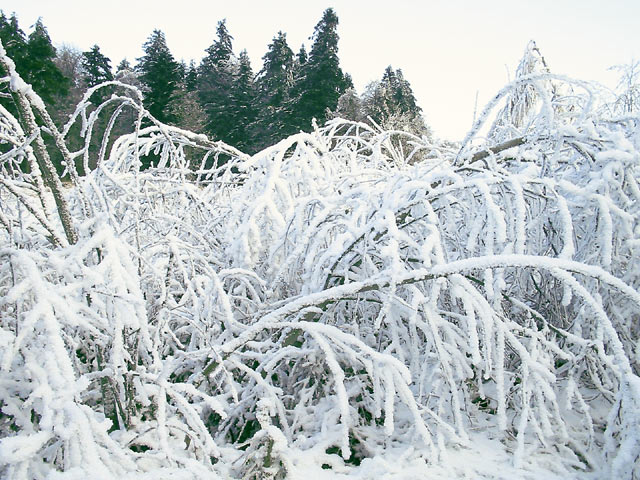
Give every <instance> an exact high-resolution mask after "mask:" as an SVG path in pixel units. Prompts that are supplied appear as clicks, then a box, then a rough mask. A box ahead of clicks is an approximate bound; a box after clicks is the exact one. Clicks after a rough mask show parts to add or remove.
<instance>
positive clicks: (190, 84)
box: [184, 60, 198, 92]
mask: <svg viewBox="0 0 640 480" xmlns="http://www.w3.org/2000/svg"><path fill="white" fill-rule="evenodd" d="M184 84H185V88H186V89H187V91H189V92H195V91H196V90H197V89H198V67H197V66H196V63H195V62H194V61H193V60H191V61H190V62H189V66H188V67H187V69H186V71H185V74H184Z"/></svg>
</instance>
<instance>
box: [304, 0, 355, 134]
mask: <svg viewBox="0 0 640 480" xmlns="http://www.w3.org/2000/svg"><path fill="white" fill-rule="evenodd" d="M337 27H338V17H337V15H336V14H335V12H334V11H333V9H332V8H328V9H327V10H325V11H324V14H323V15H322V19H321V20H320V22H318V24H317V25H316V27H315V30H314V34H313V37H312V38H313V45H312V47H311V52H310V53H309V58H308V60H307V61H306V63H305V64H304V67H303V68H302V69H301V76H302V78H301V80H300V90H301V91H300V98H299V100H298V102H297V103H298V115H297V117H298V118H297V126H298V127H299V128H301V129H304V130H308V129H309V128H310V127H311V121H312V119H313V118H315V119H316V120H317V121H318V122H319V123H323V122H324V121H325V120H326V118H327V116H328V112H329V111H333V110H335V109H336V107H337V105H338V99H339V98H340V96H341V95H342V94H343V93H344V92H345V91H346V90H347V89H348V88H350V87H353V82H352V81H351V78H350V77H349V76H348V75H345V74H344V73H343V72H342V69H341V68H340V60H339V58H338V39H339V37H338V32H337Z"/></svg>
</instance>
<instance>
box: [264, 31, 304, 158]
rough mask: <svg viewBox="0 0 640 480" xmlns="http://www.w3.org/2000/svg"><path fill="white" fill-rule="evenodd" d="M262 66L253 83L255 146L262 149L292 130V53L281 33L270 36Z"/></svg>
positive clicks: (284, 35) (293, 129) (292, 131)
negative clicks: (256, 111)
mask: <svg viewBox="0 0 640 480" xmlns="http://www.w3.org/2000/svg"><path fill="white" fill-rule="evenodd" d="M262 61H263V67H262V70H260V72H259V73H258V76H257V79H256V83H257V88H258V95H259V97H258V98H259V101H260V117H259V120H258V132H259V135H260V138H259V140H258V147H259V148H264V147H266V146H268V145H271V144H273V143H275V142H277V141H278V140H281V139H282V138H285V137H287V136H288V135H291V134H292V133H294V132H295V130H296V128H295V124H294V123H293V116H292V105H291V88H292V86H293V81H294V56H293V51H292V50H291V48H289V45H288V44H287V35H286V34H285V33H283V32H278V34H277V35H276V36H275V37H274V38H273V40H272V42H271V44H269V49H268V50H267V53H265V55H264V56H263V57H262Z"/></svg>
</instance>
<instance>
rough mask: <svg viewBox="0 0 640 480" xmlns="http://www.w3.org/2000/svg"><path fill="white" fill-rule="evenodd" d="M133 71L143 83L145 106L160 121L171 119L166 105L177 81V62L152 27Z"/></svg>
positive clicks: (171, 96) (166, 121)
mask: <svg viewBox="0 0 640 480" xmlns="http://www.w3.org/2000/svg"><path fill="white" fill-rule="evenodd" d="M143 49H144V53H145V54H144V56H142V57H140V58H138V64H137V65H136V71H137V72H138V74H139V79H140V81H141V82H142V84H143V89H144V102H145V107H146V108H147V110H149V112H150V113H151V115H153V116H154V117H155V118H156V119H158V120H159V121H161V122H164V123H170V122H172V121H173V120H174V118H173V117H172V115H171V113H170V111H169V109H168V108H167V106H168V105H169V103H170V102H171V100H172V99H173V97H174V95H175V92H176V89H177V88H178V85H179V82H180V80H181V79H180V74H179V65H178V62H176V61H175V59H174V58H173V55H172V54H171V52H170V51H169V47H167V42H166V39H165V35H164V33H162V32H161V31H160V30H154V31H153V33H152V34H151V35H150V36H149V39H148V40H147V41H146V42H145V44H144V45H143Z"/></svg>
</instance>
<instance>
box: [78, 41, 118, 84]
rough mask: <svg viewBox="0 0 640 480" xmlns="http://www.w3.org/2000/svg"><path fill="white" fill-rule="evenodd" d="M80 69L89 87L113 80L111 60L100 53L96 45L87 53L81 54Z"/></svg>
mask: <svg viewBox="0 0 640 480" xmlns="http://www.w3.org/2000/svg"><path fill="white" fill-rule="evenodd" d="M82 68H83V78H84V81H85V82H86V83H87V86H89V87H93V86H95V85H98V84H99V83H102V82H108V81H109V80H113V74H112V73H111V60H110V59H109V58H108V57H105V56H104V55H103V54H102V52H100V47H99V46H98V45H94V46H93V47H91V50H89V51H88V52H82Z"/></svg>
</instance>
